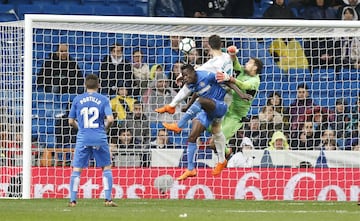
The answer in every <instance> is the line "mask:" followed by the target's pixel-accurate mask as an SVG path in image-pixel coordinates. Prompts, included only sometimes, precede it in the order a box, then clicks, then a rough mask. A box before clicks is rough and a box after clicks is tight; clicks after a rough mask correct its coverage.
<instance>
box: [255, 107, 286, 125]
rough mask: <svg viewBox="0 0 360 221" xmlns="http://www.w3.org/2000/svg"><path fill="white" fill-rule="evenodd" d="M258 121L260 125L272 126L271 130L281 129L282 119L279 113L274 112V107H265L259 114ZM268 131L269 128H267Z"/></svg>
mask: <svg viewBox="0 0 360 221" xmlns="http://www.w3.org/2000/svg"><path fill="white" fill-rule="evenodd" d="M259 120H260V123H262V124H273V126H272V128H276V129H282V126H283V118H282V116H281V114H280V113H278V112H277V111H275V110H274V106H272V105H266V106H264V107H263V108H262V109H261V111H260V113H259ZM267 129H269V127H267Z"/></svg>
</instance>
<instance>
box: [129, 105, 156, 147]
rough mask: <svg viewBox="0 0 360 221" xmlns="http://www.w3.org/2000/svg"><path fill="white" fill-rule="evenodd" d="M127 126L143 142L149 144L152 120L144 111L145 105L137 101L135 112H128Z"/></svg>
mask: <svg viewBox="0 0 360 221" xmlns="http://www.w3.org/2000/svg"><path fill="white" fill-rule="evenodd" d="M125 128H128V129H130V130H132V131H134V134H136V136H137V137H138V139H139V140H141V143H142V144H147V143H148V142H149V140H150V121H149V119H148V117H147V116H146V115H145V114H144V112H143V105H142V103H140V102H139V101H135V103H134V109H133V112H130V113H127V114H126V120H125Z"/></svg>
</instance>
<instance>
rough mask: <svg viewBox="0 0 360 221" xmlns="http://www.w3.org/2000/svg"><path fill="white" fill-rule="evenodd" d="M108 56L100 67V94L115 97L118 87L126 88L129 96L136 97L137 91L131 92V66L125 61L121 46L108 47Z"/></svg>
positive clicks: (132, 85) (132, 81)
mask: <svg viewBox="0 0 360 221" xmlns="http://www.w3.org/2000/svg"><path fill="white" fill-rule="evenodd" d="M109 49H110V54H109V55H106V56H105V57H104V58H103V60H102V62H101V66H100V75H99V78H100V84H101V87H100V92H101V93H102V94H107V95H116V93H117V89H118V88H119V87H126V89H127V90H128V94H129V95H133V96H136V95H138V92H139V91H138V90H134V91H133V90H132V88H133V87H134V86H135V85H134V79H133V74H132V72H131V69H132V68H131V64H130V63H129V62H127V61H125V58H124V56H123V46H122V45H121V44H119V43H115V44H113V45H111V46H110V48H109Z"/></svg>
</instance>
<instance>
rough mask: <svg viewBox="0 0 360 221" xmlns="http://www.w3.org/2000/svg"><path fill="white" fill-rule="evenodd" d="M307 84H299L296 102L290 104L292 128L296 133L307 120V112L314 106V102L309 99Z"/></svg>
mask: <svg viewBox="0 0 360 221" xmlns="http://www.w3.org/2000/svg"><path fill="white" fill-rule="evenodd" d="M308 90H309V89H308V87H307V85H306V84H299V85H298V87H297V95H296V97H297V98H296V100H294V101H293V102H292V103H291V104H290V108H289V114H290V124H291V125H290V128H291V130H292V131H296V130H298V129H299V128H300V126H301V124H302V123H303V122H305V120H306V111H307V110H308V109H312V108H313V106H314V102H313V100H312V99H311V98H310V97H309V91H308Z"/></svg>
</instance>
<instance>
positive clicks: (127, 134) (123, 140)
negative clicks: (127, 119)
mask: <svg viewBox="0 0 360 221" xmlns="http://www.w3.org/2000/svg"><path fill="white" fill-rule="evenodd" d="M110 141H111V142H110V149H111V151H113V152H116V151H117V150H118V149H137V148H139V149H141V146H140V143H141V142H140V140H139V139H137V137H134V136H133V131H132V130H130V129H128V128H118V129H117V130H115V131H114V132H113V134H112V136H111V140H110Z"/></svg>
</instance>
